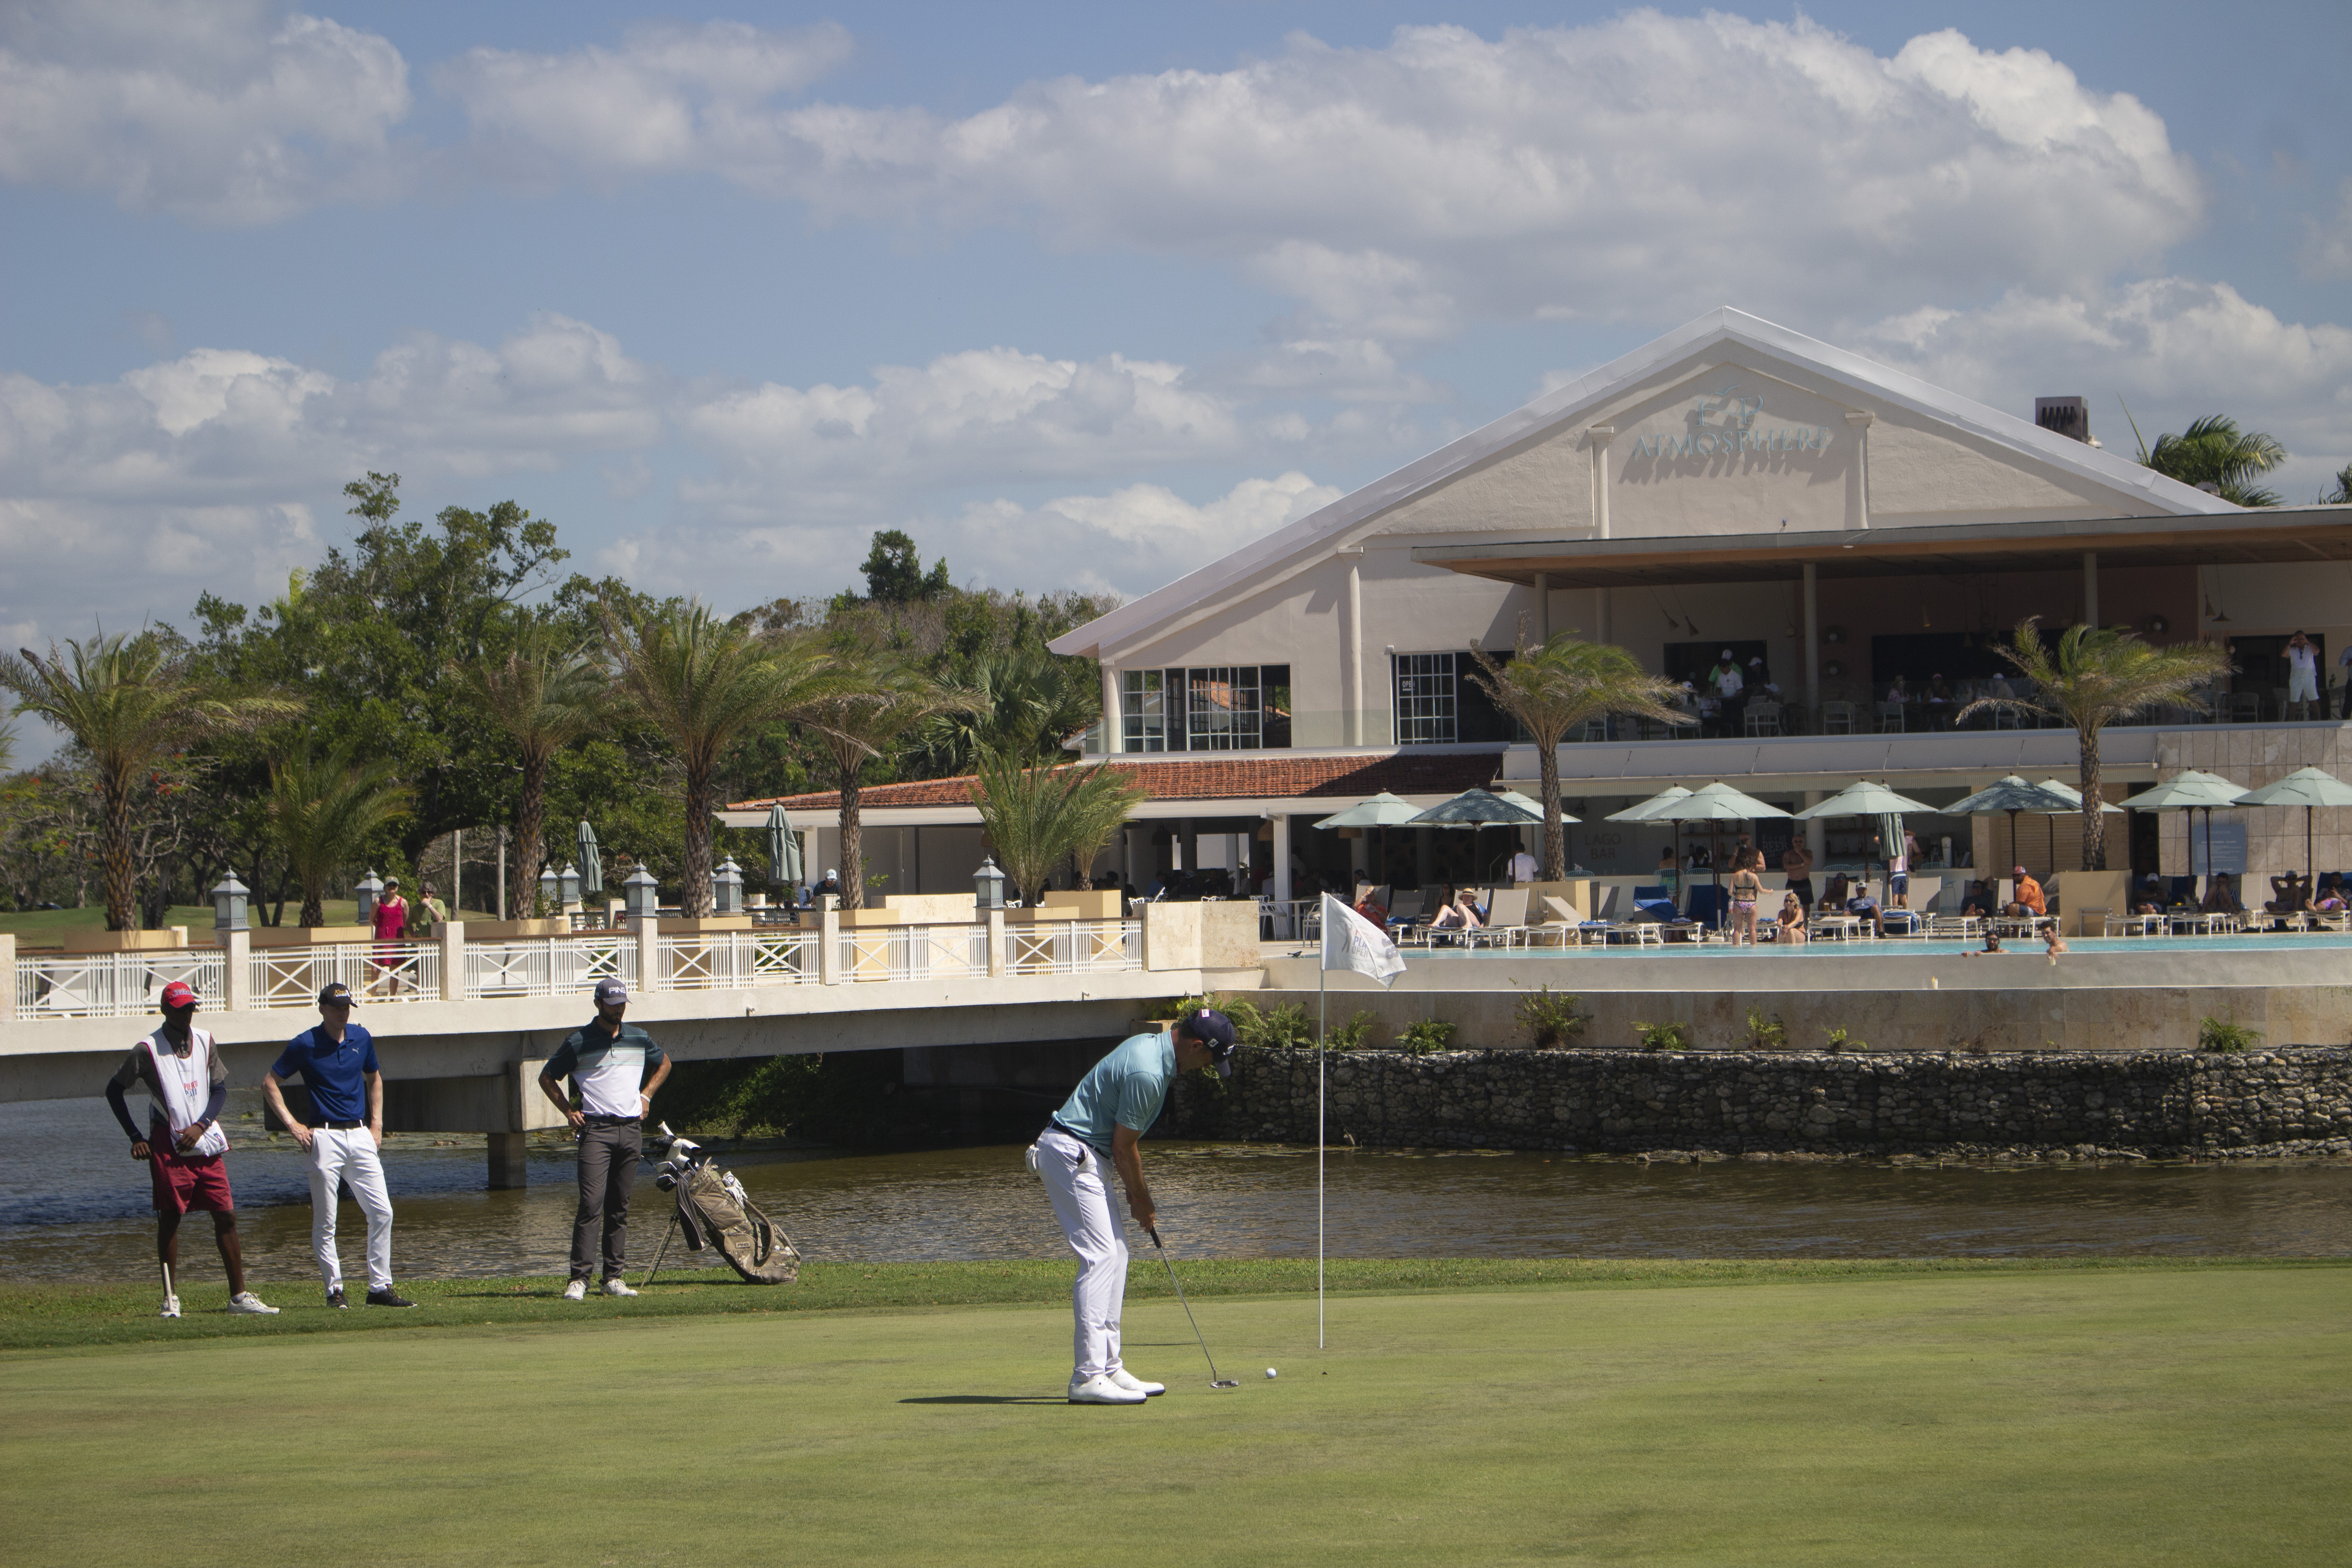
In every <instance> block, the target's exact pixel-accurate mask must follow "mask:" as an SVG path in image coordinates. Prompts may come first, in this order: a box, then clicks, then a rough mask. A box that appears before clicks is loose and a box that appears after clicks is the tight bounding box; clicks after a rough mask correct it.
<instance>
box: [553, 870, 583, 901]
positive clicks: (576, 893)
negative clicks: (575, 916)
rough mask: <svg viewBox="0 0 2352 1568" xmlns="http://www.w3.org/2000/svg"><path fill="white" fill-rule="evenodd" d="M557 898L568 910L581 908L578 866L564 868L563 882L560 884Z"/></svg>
mask: <svg viewBox="0 0 2352 1568" xmlns="http://www.w3.org/2000/svg"><path fill="white" fill-rule="evenodd" d="M556 896H557V897H558V898H560V899H561V900H562V901H563V907H564V908H565V909H566V910H576V909H578V908H579V907H580V868H578V867H577V866H566V867H564V868H563V877H562V881H561V882H560V883H559V884H558V887H557V892H556Z"/></svg>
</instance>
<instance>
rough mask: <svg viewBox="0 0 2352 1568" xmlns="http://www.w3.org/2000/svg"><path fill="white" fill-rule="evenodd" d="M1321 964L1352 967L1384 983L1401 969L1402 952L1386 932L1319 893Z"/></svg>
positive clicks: (1340, 967)
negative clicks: (1321, 899)
mask: <svg viewBox="0 0 2352 1568" xmlns="http://www.w3.org/2000/svg"><path fill="white" fill-rule="evenodd" d="M1323 967H1324V968H1325V969H1352V970H1354V971H1355V972H1356V973H1359V974H1366V975H1370V977H1371V978H1372V979H1374V980H1377V981H1379V982H1380V983H1381V984H1383V985H1386V984H1389V983H1390V982H1391V981H1392V980H1394V979H1395V978H1396V977H1397V976H1398V975H1400V974H1402V973H1404V955H1403V954H1402V953H1400V952H1397V947H1396V943H1394V942H1391V941H1390V940H1389V933H1388V932H1386V931H1382V930H1381V928H1380V927H1378V926H1376V925H1374V924H1373V923H1372V922H1371V921H1368V920H1366V919H1365V918H1364V917H1363V916H1361V915H1360V914H1358V913H1357V912H1356V911H1355V910H1351V909H1349V907H1348V906H1347V905H1345V904H1343V903H1341V902H1340V901H1339V900H1338V899H1335V898H1333V897H1332V896H1331V895H1330V894H1328V893H1326V894H1324V895H1323Z"/></svg>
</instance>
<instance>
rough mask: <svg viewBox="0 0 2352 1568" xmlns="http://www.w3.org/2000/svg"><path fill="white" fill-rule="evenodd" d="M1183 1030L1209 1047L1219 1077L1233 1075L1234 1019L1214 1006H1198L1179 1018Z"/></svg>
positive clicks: (1212, 1063)
mask: <svg viewBox="0 0 2352 1568" xmlns="http://www.w3.org/2000/svg"><path fill="white" fill-rule="evenodd" d="M1181 1022H1182V1024H1183V1026H1184V1032H1185V1033H1186V1034H1188V1035H1191V1036H1192V1037H1193V1038H1194V1039H1196V1040H1198V1041H1200V1042H1201V1043H1202V1045H1204V1046H1206V1047H1209V1055H1210V1057H1211V1058H1213V1060H1212V1062H1211V1063H1210V1065H1211V1066H1213V1067H1214V1068H1216V1069H1217V1076H1218V1077H1219V1078H1231V1077H1233V1076H1234V1021H1233V1020H1232V1019H1231V1018H1228V1017H1226V1016H1224V1015H1223V1013H1220V1012H1218V1011H1217V1010H1216V1009H1215V1008H1214V1007H1198V1008H1195V1009H1193V1010H1192V1012H1190V1013H1187V1014H1185V1015H1184V1016H1183V1018H1182V1019H1181Z"/></svg>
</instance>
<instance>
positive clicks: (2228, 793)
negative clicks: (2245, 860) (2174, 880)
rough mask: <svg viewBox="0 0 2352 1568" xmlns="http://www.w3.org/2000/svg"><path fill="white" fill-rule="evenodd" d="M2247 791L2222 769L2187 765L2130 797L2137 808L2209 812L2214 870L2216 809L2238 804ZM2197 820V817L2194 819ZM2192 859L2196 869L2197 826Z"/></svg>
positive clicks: (2208, 852) (2208, 847)
mask: <svg viewBox="0 0 2352 1568" xmlns="http://www.w3.org/2000/svg"><path fill="white" fill-rule="evenodd" d="M2245 796H2246V792H2245V791H2244V790H2242V789H2240V788H2239V787H2238V786H2237V785H2236V784H2231V782H2230V781H2229V780H2228V779H2225V778H2223V777H2222V776H2221V774H2219V773H2207V772H2206V771H2205V770H2204V769H2202V768H2183V769H2182V770H2181V771H2180V772H2179V773H2175V774H2173V775H2172V776H2171V777H2170V778H2168V779H2167V780H2165V781H2164V782H2163V783H2162V784H2158V785H2157V786H2156V787H2155V788H2154V789H2152V790H2148V791H2147V792H2146V793H2145V794H2141V795H2132V796H2130V797H2129V799H2128V803H2127V804H2128V805H2129V806H2130V809H2132V810H2134V811H2188V812H2197V811H2202V812H2203V813H2204V814H2205V870H2206V874H2207V875H2209V876H2210V875H2211V874H2212V870H2213V813H2214V811H2215V809H2216V808H2222V809H2226V808H2228V807H2230V806H2233V805H2237V804H2238V803H2239V802H2240V801H2241V800H2243V799H2244V798H2245ZM2190 820H2191V821H2192V822H2193V821H2194V820H2195V819H2194V818H2193V817H2192V818H2191V819H2190ZM2190 831H2191V837H2190V841H2189V866H2190V869H2191V870H2192V871H2193V870H2194V869H2195V867H2196V861H2197V845H2196V840H2195V837H2194V832H2195V830H2194V829H2193V828H2192V829H2191V830H2190Z"/></svg>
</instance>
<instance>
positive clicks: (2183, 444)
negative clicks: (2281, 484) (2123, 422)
mask: <svg viewBox="0 0 2352 1568" xmlns="http://www.w3.org/2000/svg"><path fill="white" fill-rule="evenodd" d="M2126 412H2128V411H2126ZM2132 435H2133V436H2134V437H2137V436H2138V435H2139V425H2138V423H2137V421H2135V422H2134V423H2133V425H2132ZM2139 460H2140V462H2141V464H2142V466H2144V467H2147V468H2154V469H2155V470H2156V471H2157V472H2158V473H2159V474H2162V475H2164V476H2165V477H2166V478H2167V479H2179V481H2180V482H2181V483H2182V484H2184V485H2211V486H2212V487H2213V488H2214V489H2215V491H2216V492H2217V493H2219V494H2220V496H2221V499H2222V500H2225V501H2228V502H2230V503H2231V505H2233V506H2276V505H2278V503H2279V498H2278V492H2277V491H2276V490H2269V489H2261V488H2260V487H2258V486H2256V485H2255V484H2254V482H2253V481H2254V480H2255V479H2260V478H2261V477H2262V476H2263V475H2264V474H2267V473H2269V472H2270V471H2271V470H2272V469H2273V468H2277V467H2278V466H2279V465H2280V464H2281V463H2284V462H2285V461H2286V448H2285V447H2282V446H2280V445H2279V444H2278V441H2277V440H2276V438H2274V437H2270V436H2265V435H2263V433H2262V432H2261V431H2259V430H2240V429H2239V428H2238V422H2237V421H2236V420H2234V419H2232V418H2231V417H2229V416H2227V415H2223V414H2209V415H2207V416H2205V417H2204V418H2202V419H2200V420H2198V421H2197V422H2196V423H2194V424H2192V425H2190V426H2189V428H2188V429H2186V430H2184V431H2182V432H2181V433H2180V434H2179V435H2178V436H2173V435H2163V436H2158V437H2157V438H2156V445H2155V447H2149V446H2147V443H2146V442H2145V441H2142V443H2141V445H2140V453H2139Z"/></svg>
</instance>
